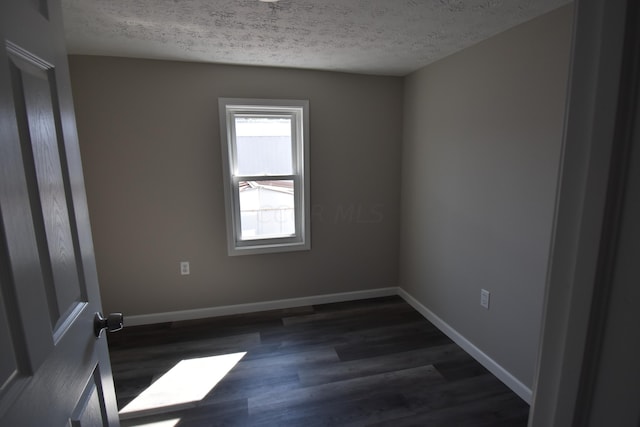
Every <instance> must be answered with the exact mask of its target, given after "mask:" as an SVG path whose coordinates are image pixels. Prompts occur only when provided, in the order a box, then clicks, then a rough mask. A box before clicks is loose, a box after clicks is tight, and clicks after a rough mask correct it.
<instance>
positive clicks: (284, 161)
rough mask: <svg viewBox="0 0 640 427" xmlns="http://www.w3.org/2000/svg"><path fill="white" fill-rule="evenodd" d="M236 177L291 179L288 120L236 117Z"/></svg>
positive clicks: (289, 121)
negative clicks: (251, 176)
mask: <svg viewBox="0 0 640 427" xmlns="http://www.w3.org/2000/svg"><path fill="white" fill-rule="evenodd" d="M235 126H236V156H237V165H236V166H237V173H238V175H292V174H293V167H292V164H291V162H292V160H291V159H292V157H291V119H290V118H280V117H236V118H235Z"/></svg>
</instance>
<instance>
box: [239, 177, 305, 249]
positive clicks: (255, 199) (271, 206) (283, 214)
mask: <svg viewBox="0 0 640 427" xmlns="http://www.w3.org/2000/svg"><path fill="white" fill-rule="evenodd" d="M239 185H240V189H239V190H240V225H241V236H240V238H241V239H242V240H252V239H267V238H277V237H290V236H292V235H294V234H295V215H294V210H295V205H294V197H293V196H294V194H293V180H282V181H240V183H239Z"/></svg>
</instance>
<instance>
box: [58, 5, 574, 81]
mask: <svg viewBox="0 0 640 427" xmlns="http://www.w3.org/2000/svg"><path fill="white" fill-rule="evenodd" d="M569 2H570V0H280V1H279V2H277V3H263V2H260V1H258V0H62V4H63V11H64V20H65V32H66V38H67V47H68V50H69V53H73V54H90V55H112V56H125V57H138V58H156V59H170V60H182V61H197V62H213V63H224V64H243V65H263V66H276V67H294V68H308V69H320V70H332V71H346V72H353V73H363V74H378V75H394V76H402V75H406V74H408V73H410V72H412V71H415V70H417V69H419V68H421V67H423V66H425V65H427V64H429V63H431V62H434V61H436V60H438V59H440V58H443V57H445V56H447V55H450V54H452V53H454V52H456V51H459V50H461V49H464V48H465V47H468V46H471V45H473V44H475V43H477V42H479V41H481V40H484V39H486V38H488V37H491V36H493V35H495V34H497V33H500V32H502V31H504V30H506V29H508V28H510V27H513V26H515V25H518V24H520V23H522V22H525V21H528V20H530V19H532V18H534V17H536V16H539V15H542V14H544V13H546V12H549V11H551V10H553V9H555V8H557V7H559V6H562V5H564V4H567V3H569Z"/></svg>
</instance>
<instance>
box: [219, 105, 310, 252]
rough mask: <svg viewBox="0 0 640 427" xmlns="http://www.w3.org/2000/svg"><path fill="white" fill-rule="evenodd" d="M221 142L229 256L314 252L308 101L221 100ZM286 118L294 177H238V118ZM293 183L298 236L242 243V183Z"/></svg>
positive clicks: (296, 234) (245, 240)
mask: <svg viewBox="0 0 640 427" xmlns="http://www.w3.org/2000/svg"><path fill="white" fill-rule="evenodd" d="M218 110H219V118H220V140H221V146H222V171H223V181H224V196H225V215H226V224H227V249H228V253H229V255H230V256H234V255H251V254H261V253H273V252H290V251H301V250H309V249H311V233H310V228H311V212H310V195H309V189H310V184H309V101H308V100H281V99H245V98H219V99H218ZM247 114H248V115H253V114H255V115H258V116H271V115H273V116H283V115H284V116H287V117H291V123H292V132H291V139H292V157H293V159H292V160H293V161H292V166H293V173H292V174H291V175H263V176H241V175H238V174H237V163H236V152H235V147H236V144H235V120H234V119H235V117H236V115H247ZM262 180H264V181H270V180H292V181H293V186H294V206H295V208H294V209H295V210H294V217H295V220H294V222H295V232H294V234H293V235H291V236H286V237H276V238H257V239H256V238H253V239H244V240H243V239H242V238H241V236H242V234H241V223H240V190H239V183H240V182H241V181H262Z"/></svg>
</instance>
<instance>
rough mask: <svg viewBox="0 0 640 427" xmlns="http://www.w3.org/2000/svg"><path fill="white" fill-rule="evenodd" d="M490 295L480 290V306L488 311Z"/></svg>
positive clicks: (484, 290)
mask: <svg viewBox="0 0 640 427" xmlns="http://www.w3.org/2000/svg"><path fill="white" fill-rule="evenodd" d="M490 295H491V294H490V293H489V291H488V290H486V289H481V290H480V305H481V306H482V307H484V308H486V309H487V310H489V296H490Z"/></svg>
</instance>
